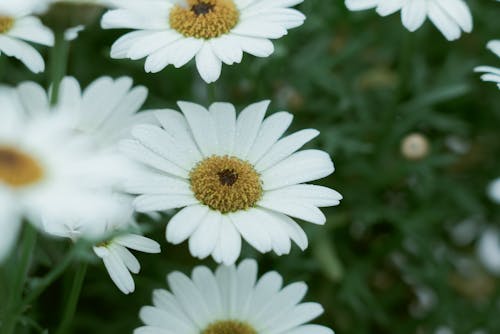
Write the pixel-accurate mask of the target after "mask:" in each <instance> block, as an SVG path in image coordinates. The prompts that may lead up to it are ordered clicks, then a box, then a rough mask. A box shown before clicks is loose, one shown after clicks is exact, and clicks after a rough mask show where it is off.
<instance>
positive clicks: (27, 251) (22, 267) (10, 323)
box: [2, 224, 36, 334]
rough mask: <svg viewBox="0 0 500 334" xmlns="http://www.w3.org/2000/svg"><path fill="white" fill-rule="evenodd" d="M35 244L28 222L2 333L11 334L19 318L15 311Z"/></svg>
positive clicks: (20, 297) (20, 301)
mask: <svg viewBox="0 0 500 334" xmlns="http://www.w3.org/2000/svg"><path fill="white" fill-rule="evenodd" d="M35 244H36V230H35V228H34V227H33V226H31V225H30V224H26V225H25V229H24V237H23V241H22V247H23V248H22V251H21V257H20V261H19V262H18V263H16V267H17V272H16V273H15V275H14V282H13V284H12V289H11V293H10V296H9V300H8V301H7V315H6V317H5V322H4V324H3V326H2V327H3V328H2V333H3V334H11V333H13V332H14V330H15V329H16V324H17V321H18V319H19V313H18V312H17V310H18V308H19V305H20V304H21V303H22V296H23V288H24V285H25V283H26V278H27V276H28V269H29V264H30V262H31V255H32V253H33V249H34V248H35Z"/></svg>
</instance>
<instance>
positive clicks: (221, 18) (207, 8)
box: [170, 0, 240, 39]
mask: <svg viewBox="0 0 500 334" xmlns="http://www.w3.org/2000/svg"><path fill="white" fill-rule="evenodd" d="M186 1H187V7H183V6H180V5H175V6H174V8H173V9H172V10H171V12H170V27H171V28H172V29H174V30H176V31H178V32H179V33H181V34H182V35H184V36H186V37H195V38H203V39H211V38H216V37H219V36H222V35H224V34H227V33H228V32H230V31H231V29H233V28H234V27H235V26H236V24H237V23H238V19H239V17H240V13H239V12H238V9H237V8H236V5H235V4H234V2H233V0H186Z"/></svg>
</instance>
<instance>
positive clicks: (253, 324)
mask: <svg viewBox="0 0 500 334" xmlns="http://www.w3.org/2000/svg"><path fill="white" fill-rule="evenodd" d="M167 279H168V284H169V286H170V289H171V290H172V292H169V291H166V290H155V291H154V292H153V304H154V306H144V307H143V308H142V309H141V311H140V317H141V319H142V321H143V322H144V323H145V324H146V326H143V327H140V328H137V329H136V330H135V331H134V334H152V333H165V334H166V333H183V334H222V333H224V334H225V333H231V334H257V333H266V334H284V333H286V334H333V331H332V330H331V329H330V328H327V327H324V326H320V325H312V324H307V322H309V321H311V320H313V319H315V318H316V317H318V316H319V315H321V314H322V313H323V308H322V307H321V305H320V304H318V303H312V302H307V303H301V300H302V299H303V298H304V296H305V294H306V292H307V285H306V284H305V283H303V282H297V283H292V284H290V285H288V286H285V287H282V285H283V278H282V277H281V275H280V274H278V273H277V272H275V271H271V272H268V273H266V274H264V275H263V276H262V277H261V278H260V279H257V262H256V261H255V260H245V261H243V262H242V263H241V264H240V265H239V266H238V267H237V268H235V267H234V266H231V267H226V266H219V268H217V270H216V272H215V274H214V273H212V272H211V271H210V269H208V268H207V267H204V266H199V267H196V268H195V269H194V270H193V273H192V275H191V279H190V278H189V277H187V276H186V275H184V274H182V273H180V272H174V273H171V274H170V275H168V278H167Z"/></svg>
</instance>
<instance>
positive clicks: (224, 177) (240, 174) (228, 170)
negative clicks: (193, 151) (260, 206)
mask: <svg viewBox="0 0 500 334" xmlns="http://www.w3.org/2000/svg"><path fill="white" fill-rule="evenodd" d="M189 176H190V181H191V189H192V191H193V193H194V196H195V197H196V199H198V200H199V201H200V202H201V203H203V204H205V205H206V206H208V207H210V208H211V209H213V210H217V211H220V212H222V213H229V212H236V211H240V210H247V209H249V208H251V207H253V206H255V204H256V203H257V202H258V201H259V200H260V198H261V197H262V183H261V180H260V176H259V174H258V173H257V172H256V171H255V169H254V168H253V166H252V165H251V164H250V163H248V162H246V161H243V160H240V159H238V158H236V157H230V156H212V157H209V158H207V159H205V160H203V161H201V162H200V163H198V164H197V165H196V166H195V167H194V168H193V169H192V170H191V173H190V175H189Z"/></svg>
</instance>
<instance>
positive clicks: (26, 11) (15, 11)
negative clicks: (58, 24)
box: [0, 0, 54, 73]
mask: <svg viewBox="0 0 500 334" xmlns="http://www.w3.org/2000/svg"><path fill="white" fill-rule="evenodd" d="M42 3H43V1H42ZM43 7H44V6H43ZM40 9H42V7H41V6H40V2H39V1H34V0H2V1H1V2H0V57H1V56H2V54H5V55H6V56H9V57H14V58H17V59H19V60H20V61H21V62H22V63H24V65H26V66H27V67H28V68H29V69H30V70H31V71H33V72H35V73H39V72H43V71H44V70H45V62H44V60H43V58H42V56H41V55H40V53H39V52H38V51H37V50H36V49H35V48H34V47H33V46H31V45H30V44H28V43H27V42H33V43H35V44H40V45H46V46H53V45H54V34H53V33H52V31H51V30H50V29H49V28H47V27H45V26H44V25H43V24H42V22H41V21H40V19H39V18H38V17H36V16H34V14H36V13H37V12H38V11H39V10H40Z"/></svg>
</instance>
